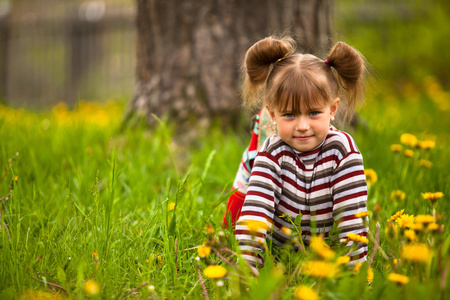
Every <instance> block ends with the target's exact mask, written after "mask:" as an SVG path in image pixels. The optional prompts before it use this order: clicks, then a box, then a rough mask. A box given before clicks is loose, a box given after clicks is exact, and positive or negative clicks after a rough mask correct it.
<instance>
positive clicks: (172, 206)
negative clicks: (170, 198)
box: [169, 202, 175, 211]
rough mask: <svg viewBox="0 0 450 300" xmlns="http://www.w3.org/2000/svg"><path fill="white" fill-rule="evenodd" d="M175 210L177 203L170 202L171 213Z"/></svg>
mask: <svg viewBox="0 0 450 300" xmlns="http://www.w3.org/2000/svg"><path fill="white" fill-rule="evenodd" d="M174 209H175V203H174V202H170V203H169V211H171V210H174Z"/></svg>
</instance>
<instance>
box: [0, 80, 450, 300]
mask: <svg viewBox="0 0 450 300" xmlns="http://www.w3.org/2000/svg"><path fill="white" fill-rule="evenodd" d="M391 94H392V93H390V92H389V91H388V90H387V88H386V89H381V88H380V89H379V91H378V92H372V93H371V96H369V98H368V100H367V102H366V104H365V105H364V106H363V107H362V108H361V109H360V116H361V117H362V119H363V120H364V122H363V125H361V126H359V127H358V128H357V129H350V132H351V133H352V135H353V136H354V138H355V140H356V142H357V144H358V146H359V148H360V151H361V152H362V154H363V156H364V163H365V168H366V169H367V178H368V181H369V183H370V185H369V199H368V209H369V211H370V215H369V219H370V222H369V227H370V231H371V235H370V236H369V237H368V242H369V250H370V251H369V255H368V260H369V261H368V262H366V263H364V264H362V265H358V266H355V267H354V268H349V267H347V266H346V264H345V259H344V260H343V258H342V256H343V255H344V254H345V253H346V252H347V251H348V249H346V248H345V247H342V246H339V245H338V244H337V243H334V244H333V245H332V248H328V246H327V245H324V244H322V241H321V240H320V239H317V245H316V246H317V247H310V248H309V249H306V251H305V253H302V252H297V253H290V252H289V251H280V250H276V249H271V246H270V244H267V248H268V250H269V251H267V255H268V256H267V257H266V264H265V267H264V268H263V269H262V270H260V274H259V277H255V276H254V275H252V273H251V272H250V271H249V269H248V268H247V266H246V265H245V263H244V262H243V261H242V260H239V259H238V256H239V253H238V252H239V251H238V247H237V245H236V243H235V241H234V239H233V236H232V234H231V233H230V232H229V231H227V230H222V229H221V222H222V217H223V213H224V209H225V205H226V200H227V197H228V196H229V195H230V188H231V184H232V181H233V179H234V175H235V172H236V170H237V166H238V163H239V161H240V157H241V154H242V151H243V150H244V148H245V147H246V145H247V142H248V139H249V138H250V134H249V133H248V134H246V133H245V130H242V131H241V132H238V133H236V132H234V131H232V130H231V129H230V130H229V131H226V132H223V131H222V129H221V128H222V127H221V126H219V125H218V126H212V127H211V128H210V129H208V130H207V131H206V132H204V133H202V134H200V135H199V136H198V137H196V138H195V139H190V140H187V139H186V138H180V137H178V136H176V135H175V134H174V133H173V126H172V125H173V124H171V123H170V121H167V120H165V121H164V120H163V121H160V122H159V123H158V124H159V125H157V126H155V128H151V129H144V128H126V129H124V130H119V128H120V125H121V124H120V121H121V114H122V109H123V105H121V104H117V103H109V104H93V103H85V102H80V103H79V104H78V106H77V108H76V109H74V110H68V109H67V108H66V107H65V106H64V105H62V104H60V105H57V106H55V107H54V108H53V109H52V110H51V111H45V112H39V113H32V112H29V111H25V110H15V109H11V108H8V107H5V106H1V107H0V200H1V201H0V202H1V207H0V212H1V224H0V225H1V237H0V238H1V245H0V251H1V254H0V299H33V298H34V299H50V298H54V299H63V298H68V297H69V298H76V299H83V298H89V299H91V298H109V299H119V298H153V299H158V298H168V299H183V298H184V299H196V298H198V299H203V298H210V299H236V298H243V299H264V298H268V297H269V296H271V297H273V299H292V298H293V297H297V298H298V299H316V298H315V297H316V296H319V297H320V298H322V299H343V298H345V299H356V298H361V299H397V298H408V299H446V298H449V297H450V292H449V287H448V286H449V279H448V271H449V264H450V258H449V257H450V256H449V246H450V237H449V236H448V227H449V225H450V219H449V208H450V204H449V201H448V199H449V196H450V188H449V185H450V175H449V173H448V166H449V165H448V162H449V159H450V155H449V154H450V150H449V149H448V145H449V141H450V139H449V134H448V130H449V128H450V119H449V118H448V115H449V112H450V94H448V93H447V92H445V91H443V90H442V89H441V87H440V86H439V84H438V83H437V82H436V81H435V80H433V79H432V78H427V79H426V80H425V81H424V83H423V86H422V87H420V88H417V87H412V86H406V87H405V88H404V90H403V91H401V96H399V97H393V96H387V95H391ZM406 133H409V135H405V134H406ZM377 224H378V225H377ZM293 234H294V233H293ZM199 246H202V247H199ZM342 262H344V263H342ZM211 266H216V267H211ZM217 266H220V267H217ZM308 266H309V267H310V268H309V269H308ZM311 266H314V267H311ZM311 270H313V271H311ZM314 270H315V271H316V272H314ZM215 277H217V278H215ZM369 282H370V283H369ZM39 297H41V298H39Z"/></svg>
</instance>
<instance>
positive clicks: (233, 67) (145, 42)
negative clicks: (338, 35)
mask: <svg viewBox="0 0 450 300" xmlns="http://www.w3.org/2000/svg"><path fill="white" fill-rule="evenodd" d="M136 1H137V23H136V25H137V67H136V76H137V81H136V87H135V90H134V95H133V97H132V99H131V100H130V102H129V103H128V107H127V109H126V112H125V120H126V121H127V122H129V121H130V120H136V119H141V118H145V120H146V121H147V122H148V123H152V122H154V117H153V114H155V115H157V116H159V117H160V116H162V115H165V114H167V115H168V116H169V117H170V120H176V122H177V124H185V122H186V121H195V122H202V121H205V120H206V121H207V120H209V119H211V118H213V117H220V118H222V120H223V121H225V123H226V124H228V123H233V121H234V120H235V119H236V118H237V117H239V112H240V107H241V100H240V84H241V82H240V67H241V64H242V61H243V58H244V55H245V52H246V50H247V49H248V48H249V47H250V46H251V45H252V44H253V43H255V42H256V41H258V40H259V39H261V38H264V37H266V36H269V35H272V34H289V35H291V36H292V37H294V38H296V39H297V41H298V42H299V45H300V49H299V50H300V51H302V50H304V51H307V52H309V53H313V54H316V55H319V56H322V55H324V54H325V52H326V51H328V49H329V47H330V43H331V39H330V37H331V33H332V24H331V15H332V1H331V0H322V1H321V0H296V1H295V0H279V1H272V0H265V1H261V0H245V1H242V0H190V1H189V0H184V1H179V0H164V1H163V0H159V1H158V0H136Z"/></svg>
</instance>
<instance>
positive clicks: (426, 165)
mask: <svg viewBox="0 0 450 300" xmlns="http://www.w3.org/2000/svg"><path fill="white" fill-rule="evenodd" d="M419 166H421V167H422V168H427V169H431V167H432V166H433V163H432V162H431V161H429V160H426V159H419Z"/></svg>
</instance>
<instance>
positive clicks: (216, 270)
mask: <svg viewBox="0 0 450 300" xmlns="http://www.w3.org/2000/svg"><path fill="white" fill-rule="evenodd" d="M203 274H205V276H206V277H209V278H213V279H217V278H222V277H223V276H225V274H227V269H225V268H224V267H222V266H218V265H211V266H207V267H206V268H205V269H204V270H203Z"/></svg>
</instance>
